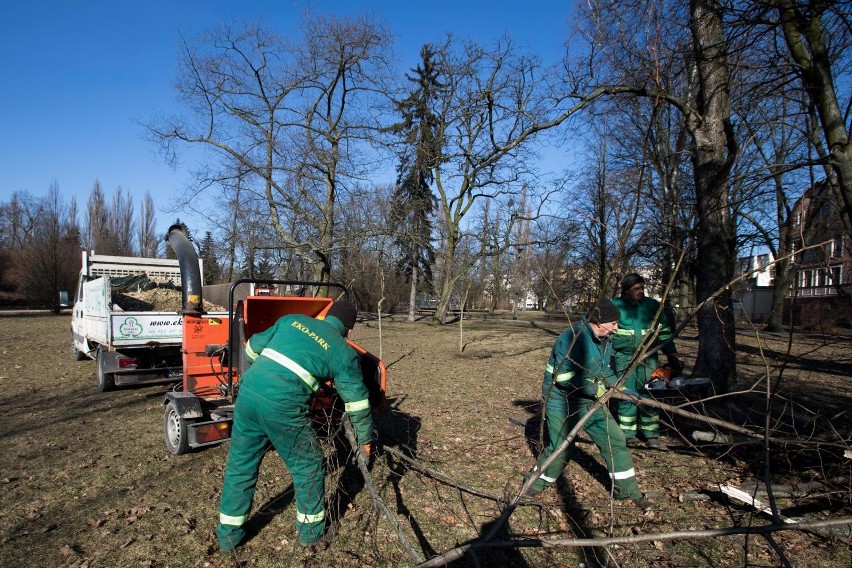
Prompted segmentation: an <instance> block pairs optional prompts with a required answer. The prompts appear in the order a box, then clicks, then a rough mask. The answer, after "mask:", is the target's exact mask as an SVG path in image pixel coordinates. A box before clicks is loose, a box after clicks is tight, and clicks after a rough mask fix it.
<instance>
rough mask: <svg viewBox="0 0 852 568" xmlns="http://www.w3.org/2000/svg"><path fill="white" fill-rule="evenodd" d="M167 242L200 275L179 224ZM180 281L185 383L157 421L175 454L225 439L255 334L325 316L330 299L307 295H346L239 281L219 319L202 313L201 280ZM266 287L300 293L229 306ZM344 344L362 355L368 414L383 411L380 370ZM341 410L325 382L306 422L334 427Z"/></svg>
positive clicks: (299, 285) (314, 285)
mask: <svg viewBox="0 0 852 568" xmlns="http://www.w3.org/2000/svg"><path fill="white" fill-rule="evenodd" d="M169 244H170V245H171V246H172V248H173V249H174V250H175V252H176V253H177V257H178V260H179V262H180V266H181V271H182V272H183V270H184V267H186V270H187V271H192V270H193V267H195V268H194V270H196V271H197V270H198V268H197V267H198V261H197V255H196V253H195V249H194V248H193V246H192V244H191V243H190V242H189V240H188V239H187V237H186V235H185V234H184V232H183V231H182V229H181V227H180V226H173V227H171V228H170V229H169ZM181 276H182V279H183V282H185V283H188V285H184V287H183V296H182V305H183V310H182V313H183V322H182V326H183V346H182V352H183V381H182V383H181V384H180V385H178V387H176V390H174V391H171V392H169V393H167V394H166V397H165V400H164V407H165V408H164V415H163V427H164V436H165V442H166V447H167V448H168V450H169V452H170V453H172V454H175V455H180V454H184V453H186V452H188V451H190V450H191V449H194V448H200V447H203V446H209V445H213V444H218V443H221V442H224V441H225V440H227V439H228V438H230V435H231V423H232V421H233V414H234V402H235V400H236V397H237V396H238V394H239V377H240V375H241V374H242V372H244V371H245V370H246V369H247V365H248V362H247V361H246V360H245V356H244V346H245V342H246V341H247V340H248V339H249V338H250V337H251V336H252V335H253V334H255V333H259V332H261V331H264V330H266V329H268V328H269V327H271V326H272V325H273V324H274V323H275V322H276V321H277V320H278V318H280V317H282V316H286V315H290V314H304V315H307V316H311V317H322V316H324V315H325V314H326V313H327V312H328V310H329V308H330V307H331V305H332V304H333V303H334V301H333V300H332V299H331V298H323V297H311V296H309V295H306V294H307V291H308V290H311V289H320V288H337V289H340V290H341V291H342V292H343V293H344V295H346V294H348V292H347V290H346V288H345V287H344V286H343V285H342V284H336V283H327V282H325V283H320V282H296V281H286V280H253V279H242V280H237V281H236V282H234V283H233V284H232V285H231V287H230V291H229V295H228V316H227V318H225V317H221V316H218V315H215V314H212V315H211V314H206V313H204V311H203V309H202V305H203V304H202V300H201V283H200V276H199V277H196V278H193V276H192V275H187V276H184V275H183V274H182V275H181ZM194 282H196V283H197V286H195V285H193V283H194ZM251 285H263V286H264V287H265V288H256V286H251ZM270 286H278V287H279V289H291V290H292V289H298V290H299V292H298V294H296V295H291V296H274V295H267V294H266V293H263V295H248V296H246V297H244V299H240V300H236V301H235V292H236V293H237V295H239V292H240V291H241V290H245V289H247V288H251V289H253V290H255V289H260V290H264V291H265V290H268V289H269V288H268V287H270ZM347 342H348V343H349V344H350V345H351V346H352V347H353V348H354V349H355V351H356V352H357V353H358V354H359V355H360V365H361V373H362V375H363V377H364V384H365V385H366V387H367V390H368V392H369V395H370V406H371V407H372V408H373V413H374V414H375V413H378V412H381V411H382V410H383V408H384V405H385V380H386V369H385V365H384V363H383V362H382V361H381V360H379V359H378V358H377V357H376V356H374V355H373V354H371V353H369V352H368V351H367V350H365V349H364V348H362V347H361V346H360V345H358V344H356V343H355V342H353V341H351V340H348V339H347ZM178 389H179V390H178ZM343 407H344V405H343V401H342V399H340V397H339V396H338V395H337V392H336V391H335V389H334V384H333V383H332V382H331V381H325V382H324V383H323V384H322V385H321V386H320V389H319V390H318V391H317V394H316V395H315V396H314V399H313V400H312V407H311V414H312V418H313V419H314V421H315V422H318V423H320V424H323V425H326V424H329V423H331V422H336V421H339V420H340V419H341V417H342V415H343Z"/></svg>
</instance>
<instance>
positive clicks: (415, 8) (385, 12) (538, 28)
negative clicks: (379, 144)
mask: <svg viewBox="0 0 852 568" xmlns="http://www.w3.org/2000/svg"><path fill="white" fill-rule="evenodd" d="M570 5H571V3H570V2H565V1H563V2H555V1H546V0H534V1H533V0H531V1H527V2H523V3H520V2H494V1H491V2H483V1H479V0H477V1H467V0H462V1H459V0H456V1H447V0H431V1H429V2H400V1H399V0H397V1H387V0H349V1H340V0H327V1H320V2H314V3H313V5H312V6H311V7H310V9H311V10H312V11H313V12H315V13H326V14H327V13H333V14H360V13H369V14H372V15H376V16H378V17H380V18H382V19H383V20H384V21H386V23H387V24H388V25H389V27H390V28H391V30H392V31H393V33H394V34H395V35H396V46H395V49H396V52H397V55H398V57H399V59H400V63H401V68H403V69H407V68H409V67H411V66H412V65H414V64H416V62H417V58H418V53H419V49H420V45H422V44H423V43H424V42H427V41H439V40H440V39H442V38H443V36H444V34H445V33H446V32H452V33H454V34H455V35H456V36H458V37H469V38H472V39H475V40H477V41H480V42H482V43H484V44H486V45H488V44H491V43H492V42H493V41H494V40H496V39H497V38H498V37H499V36H500V35H502V34H504V33H508V34H509V35H511V36H512V38H513V39H514V40H515V42H516V43H517V44H520V45H530V46H531V48H532V49H534V50H535V51H537V52H538V53H539V54H540V55H541V56H542V57H543V58H544V59H545V60H554V59H556V58H557V57H559V55H560V54H561V53H562V50H563V47H562V44H563V42H564V41H565V39H566V37H567V36H568V32H569V27H570V26H571V22H570V11H571V10H570ZM306 9H308V4H307V3H305V2H294V1H291V0H279V1H272V0H270V1H266V2H262V1H251V0H242V1H237V0H232V1H225V0H208V1H202V0H189V1H171V2H165V1H161V0H150V1H148V2H125V1H122V0H113V1H104V0H98V1H85V0H82V1H80V0H78V1H71V0H67V1H59V0H55V1H42V0H31V1H29V2H23V1H17V2H15V1H9V2H4V3H3V4H2V6H0V22H2V26H3V32H2V34H0V50H2V51H0V53H2V54H3V57H2V58H0V176H2V177H0V201H6V200H8V199H9V197H10V196H11V194H12V192H14V191H27V192H29V193H30V194H32V195H34V196H36V197H40V196H43V195H44V194H46V192H47V190H48V188H49V186H50V184H51V183H53V182H54V181H55V182H57V183H58V184H59V188H60V190H61V191H62V192H63V194H64V195H65V196H67V197H70V196H71V195H74V196H76V199H77V203H78V206H79V207H80V209H81V211H82V210H84V209H85V203H86V200H87V198H88V195H89V192H90V191H91V188H92V185H93V184H94V182H95V180H96V179H97V180H100V182H101V184H102V186H103V188H104V190H105V192H106V194H107V197H108V198H109V197H110V196H111V195H112V193H113V191H114V189H115V188H116V187H117V186H121V187H122V188H123V189H124V190H125V191H127V192H130V193H131V194H132V195H133V196H134V202H135V203H136V205H137V210H138V204H139V202H140V199H141V197H142V196H143V195H144V193H145V192H146V191H150V192H151V195H152V196H153V198H154V203H155V205H156V206H157V209H158V211H157V224H158V228H159V229H160V230H162V231H164V230H165V228H166V227H168V225H169V224H171V222H172V221H173V220H174V218H175V217H180V218H181V219H183V220H184V221H187V222H189V223H190V228H191V229H192V230H193V231H194V232H196V233H198V232H201V231H203V230H206V229H207V228H206V227H200V226H199V227H193V226H192V224H193V218H192V216H191V214H189V213H186V212H173V213H166V212H165V211H164V209H165V208H166V207H167V206H168V204H169V203H170V201H171V200H170V196H171V195H172V194H173V193H174V192H177V191H180V190H181V188H183V187H185V186H186V185H187V184H188V183H189V182H190V171H191V169H192V163H191V160H184V162H183V163H182V164H181V165H180V167H178V168H177V169H176V170H172V169H171V168H170V167H169V166H167V165H166V164H165V163H164V162H163V160H162V159H161V158H160V157H159V155H158V154H157V149H156V148H155V147H154V146H153V144H152V143H151V142H149V141H147V140H146V139H145V138H144V129H143V127H142V126H140V124H139V123H140V122H142V123H145V122H148V121H150V119H151V118H152V117H153V116H155V115H157V114H161V113H168V112H169V111H170V110H171V109H174V108H176V105H178V102H177V100H176V97H175V91H174V88H173V86H172V81H173V79H174V77H175V74H176V70H177V59H178V47H177V46H178V40H179V37H180V34H184V35H185V36H187V37H189V38H192V37H193V36H195V35H196V34H197V33H199V32H201V31H204V30H206V29H209V28H211V27H213V26H214V25H215V24H216V23H218V22H221V21H233V20H238V21H239V20H252V21H258V20H259V21H261V22H263V23H264V24H266V25H267V26H268V27H269V28H270V29H273V30H275V31H277V32H280V33H286V32H287V31H289V30H292V29H295V26H296V25H297V24H298V22H299V20H300V17H301V14H303V13H304V11H305V10H306ZM376 181H391V180H376ZM81 221H82V219H81Z"/></svg>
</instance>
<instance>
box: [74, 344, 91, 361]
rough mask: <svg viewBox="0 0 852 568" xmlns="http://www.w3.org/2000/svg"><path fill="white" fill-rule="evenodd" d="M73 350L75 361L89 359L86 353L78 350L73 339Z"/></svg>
mask: <svg viewBox="0 0 852 568" xmlns="http://www.w3.org/2000/svg"><path fill="white" fill-rule="evenodd" d="M71 349H72V351H73V352H74V360H75V361H83V360H85V359H88V358H89V357H88V356H87V355H86V354H85V353H83V352H82V351H80V350H79V349H77V344H76V343H74V340H73V339H72V340H71Z"/></svg>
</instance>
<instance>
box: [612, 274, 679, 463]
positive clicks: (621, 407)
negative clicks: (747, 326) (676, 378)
mask: <svg viewBox="0 0 852 568" xmlns="http://www.w3.org/2000/svg"><path fill="white" fill-rule="evenodd" d="M612 302H613V303H614V304H615V305H616V306H617V307H618V311H619V312H620V315H621V317H620V319H619V323H618V331H616V332H615V335H614V337H613V340H612V347H613V349H614V350H615V370H616V372H618V373H623V372H624V371H625V370H627V368H628V367H629V366H630V364H631V363H632V362H633V356H634V355H635V353H636V352H637V350H638V349H639V346H640V344H642V340H643V339H644V338H645V336H646V335H648V334H649V333H653V332H655V331H657V330H659V333H658V334H657V336H656V338H655V339H654V341H653V342H652V343H651V344H650V345H649V346H648V348H649V349H652V348H654V347H657V346H659V345H662V347H661V348H660V350H661V351H662V352H663V353H664V354H665V355H666V357H667V358H668V365H669V367H670V368H671V370H672V372H673V373H680V372H681V371H683V362H682V361H681V360H680V358H679V357H678V354H677V349H676V348H675V344H674V342H673V341H671V338H672V327H673V321H672V317H671V314H670V313H669V311H668V310H660V302H658V301H657V300H655V299H653V298H648V297H646V296H645V279H644V278H642V277H641V276H640V275H638V274H636V273H633V274H628V275H627V276H625V277H624V278H623V279H622V280H621V297H620V298H615V299H613V301H612ZM658 363H659V361H658V358H657V352H654V353H653V354H652V355H650V356H649V357H647V358H646V359H645V360H643V361H640V362H639V363H638V364H637V365H636V368H635V369H634V370H633V372H632V373H630V376H629V377H627V380H626V381H625V383H624V387H625V388H626V389H629V390H632V391H635V392H640V389H642V388H643V387H644V386H645V384H646V383H648V381H650V380H651V374H652V373H653V372H654V370H655V369H656V368H657V365H658ZM637 415H638V419H639V420H638V422H639V423H638V427H639V432H638V434H639V436H641V438H643V439H644V440H645V445H646V446H647V447H649V448H652V449H655V450H662V451H666V450H668V448H667V447H666V445H665V444H663V442H662V441H661V440H660V413H659V411H658V410H657V409H656V408H651V407H648V406H642V405H639V406H637V405H636V404H634V403H632V402H630V401H625V400H622V401H619V403H618V424H619V426H621V429H622V430H623V431H624V435H625V437H626V438H627V439H628V440H630V439H635V438H636V437H637V431H636V427H637Z"/></svg>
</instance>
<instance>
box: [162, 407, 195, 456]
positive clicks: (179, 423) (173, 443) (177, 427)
mask: <svg viewBox="0 0 852 568" xmlns="http://www.w3.org/2000/svg"><path fill="white" fill-rule="evenodd" d="M187 430H188V428H187V425H186V420H184V419H183V418H182V417H181V415H180V414H179V413H178V411H177V407H176V406H175V403H173V402H169V403H168V404H166V410H165V413H164V414H163V435H164V436H165V438H166V448H167V449H168V450H169V453H171V454H172V455H175V456H179V455H181V454H185V453H186V452H188V451H189V436H188V432H187Z"/></svg>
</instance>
